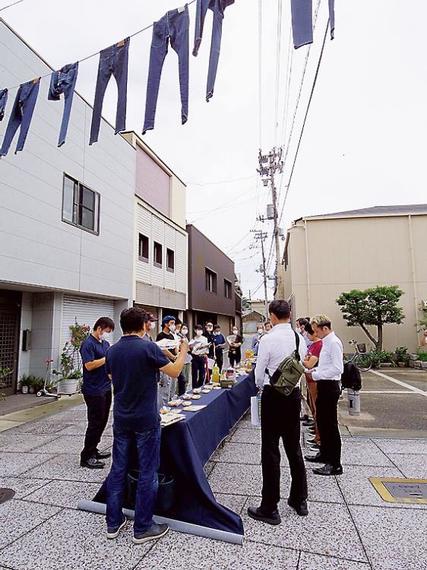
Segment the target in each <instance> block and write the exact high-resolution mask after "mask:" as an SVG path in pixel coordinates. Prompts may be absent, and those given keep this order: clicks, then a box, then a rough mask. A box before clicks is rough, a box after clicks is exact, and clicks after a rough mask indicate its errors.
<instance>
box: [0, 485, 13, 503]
mask: <svg viewBox="0 0 427 570" xmlns="http://www.w3.org/2000/svg"><path fill="white" fill-rule="evenodd" d="M14 496H15V491H14V490H13V489H4V488H1V487H0V505H1V504H2V503H5V502H6V501H10V499H13V497H14Z"/></svg>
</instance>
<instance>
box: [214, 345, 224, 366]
mask: <svg viewBox="0 0 427 570" xmlns="http://www.w3.org/2000/svg"><path fill="white" fill-rule="evenodd" d="M215 358H216V364H217V366H218V368H219V371H220V372H221V370H222V367H223V366H224V351H223V349H222V348H217V349H216V351H215Z"/></svg>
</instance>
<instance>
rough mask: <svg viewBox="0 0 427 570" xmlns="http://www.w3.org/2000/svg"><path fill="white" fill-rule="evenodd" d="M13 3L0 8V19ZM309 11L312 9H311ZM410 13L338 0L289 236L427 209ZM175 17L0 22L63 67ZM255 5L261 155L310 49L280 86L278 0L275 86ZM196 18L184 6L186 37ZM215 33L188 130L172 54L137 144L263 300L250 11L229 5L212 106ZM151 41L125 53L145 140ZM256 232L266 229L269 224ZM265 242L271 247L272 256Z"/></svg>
mask: <svg viewBox="0 0 427 570" xmlns="http://www.w3.org/2000/svg"><path fill="white" fill-rule="evenodd" d="M9 1H10V0H9ZM9 1H8V0H3V1H1V2H0V7H1V6H4V5H6V4H8V3H9ZM317 2H318V0H313V4H314V9H316V6H317ZM408 4H409V3H408V0H375V1H373V0H357V1H356V0H353V1H351V0H336V39H335V40H334V41H333V42H330V41H329V39H328V41H327V44H326V49H325V53H324V57H323V62H322V66H321V70H320V76H319V81H318V84H317V88H316V91H315V94H314V99H313V104H312V107H311V111H310V114H309V117H308V122H307V127H306V131H305V135H304V138H303V143H302V146H301V151H300V154H299V158H298V162H297V166H296V170H295V175H294V178H293V181H292V184H291V186H290V188H289V195H288V201H287V204H286V207H285V209H284V214H283V219H282V226H283V228H284V231H285V232H286V228H287V227H289V225H290V223H291V222H292V220H293V219H296V218H299V217H301V216H305V215H309V214H320V213H327V212H334V211H340V210H346V209H353V208H363V207H368V206H375V205H383V204H404V203H422V202H427V193H426V188H425V187H426V173H425V171H426V168H425V164H426V158H425V156H426V153H427V145H426V142H425V139H426V133H427V73H426V71H427V70H426V67H427V63H426V61H427V58H426V54H425V42H424V38H425V33H426V32H425V22H426V21H427V3H426V2H425V0H411V2H410V8H409V6H408ZM177 5H179V4H177V3H176V2H175V1H174V0H144V1H142V0H122V1H121V2H120V3H118V2H116V1H112V0H103V2H100V1H99V0H97V1H95V0H73V2H63V1H61V0H59V1H58V0H24V2H23V3H22V4H20V5H18V6H16V7H14V8H11V9H9V10H5V11H3V12H1V14H0V15H1V16H2V17H3V18H4V19H5V20H6V21H7V22H8V23H9V24H10V25H11V26H12V27H13V28H14V29H15V30H16V31H17V32H18V33H19V34H21V36H22V37H23V38H24V39H25V40H26V41H27V42H28V43H29V44H30V45H31V46H32V47H33V48H34V49H36V50H37V51H38V52H39V54H40V55H42V56H43V57H44V58H45V59H46V60H47V61H48V62H49V63H50V64H51V65H53V66H54V67H56V68H59V67H61V66H62V65H64V64H65V63H70V62H73V61H75V60H77V59H81V58H82V57H84V56H86V55H88V54H90V53H92V52H95V51H98V50H100V49H102V48H104V47H107V46H108V45H111V44H112V43H114V42H115V41H117V40H119V39H121V38H123V37H125V36H127V35H129V34H131V33H133V32H134V31H136V30H138V29H140V28H142V27H144V26H145V25H147V24H150V23H151V22H152V21H154V20H156V19H159V18H160V17H161V16H162V15H163V14H164V13H165V12H166V11H167V10H169V9H172V8H175V7H177ZM262 6H263V34H262V38H263V42H262V54H263V55H262V98H261V102H262V115H261V119H262V120H261V123H262V130H261V144H262V146H263V149H264V150H266V151H267V150H268V149H269V148H270V147H271V146H273V145H274V144H280V145H285V142H286V143H287V140H288V134H289V129H290V124H291V122H292V117H293V114H294V110H295V104H296V99H297V93H298V90H299V87H300V82H301V77H302V71H303V67H304V61H305V58H306V55H307V49H308V48H301V49H299V50H297V51H294V50H292V51H293V53H292V74H291V76H290V87H289V88H288V75H287V69H288V61H289V49H288V48H289V29H290V1H289V0H283V2H282V7H283V12H282V14H283V17H282V40H281V50H280V60H279V61H280V74H279V82H278V83H277V82H276V76H277V54H278V51H279V50H278V46H279V44H278V41H277V22H278V0H263V2H262ZM194 8H195V6H194V5H192V6H190V8H189V10H190V16H191V24H192V27H191V38H192V37H193V29H194ZM326 8H327V0H322V1H321V6H320V12H319V18H318V22H317V27H316V33H315V43H314V45H313V47H312V50H311V54H310V59H309V64H308V68H307V75H306V82H305V86H304V89H303V94H302V98H301V104H300V108H299V112H298V115H297V120H296V123H295V131H294V137H293V139H292V141H291V144H290V147H289V157H288V163H287V165H286V168H285V175H284V177H283V180H282V182H283V184H282V187H281V189H280V198H281V203H282V202H283V198H284V195H285V190H286V184H287V173H289V170H290V166H291V163H292V160H293V157H294V152H295V146H296V142H297V139H298V136H299V133H300V127H301V121H302V117H303V114H304V112H305V108H306V103H307V100H308V95H309V90H310V88H311V84H312V79H313V76H314V71H315V67H316V64H317V60H318V56H319V52H320V48H321V43H322V38H323V34H324V30H325V26H326V22H327V9H326ZM210 33H211V16H210V14H209V16H208V20H207V25H206V29H205V35H204V39H203V43H202V48H201V51H200V55H199V57H198V58H194V57H192V56H191V70H190V73H191V75H190V81H191V83H190V117H189V121H188V123H187V125H185V126H181V125H180V100H179V86H178V66H177V58H176V54H175V53H174V52H173V51H172V50H171V51H170V53H169V55H168V57H167V60H166V64H165V67H164V72H163V78H162V84H161V90H160V97H159V104H158V112H157V118H156V129H155V130H154V131H153V132H150V133H148V134H147V135H146V136H145V140H146V142H147V143H148V144H149V145H150V146H151V147H152V148H153V149H154V150H155V151H156V152H157V153H158V154H159V155H160V156H161V157H162V158H163V159H164V160H165V161H166V162H167V163H168V164H169V165H170V167H171V168H172V169H173V170H174V171H175V172H176V173H177V174H178V175H179V176H180V177H181V178H182V179H183V180H184V181H185V182H186V183H187V184H188V194H187V213H188V215H187V217H188V221H189V222H193V223H194V224H195V225H196V226H197V227H198V228H200V229H201V230H202V231H203V232H204V233H205V234H206V235H207V236H208V237H209V238H211V239H212V240H213V241H214V242H215V243H216V244H218V246H220V247H221V248H222V249H224V250H225V251H226V252H228V253H229V255H230V256H231V257H232V258H233V259H234V260H235V262H236V271H237V273H238V274H240V276H241V280H242V286H243V290H244V292H245V293H248V291H249V290H250V291H251V292H252V296H253V297H257V298H259V297H260V296H261V295H262V288H261V287H260V283H261V276H260V274H259V273H256V271H255V270H256V268H257V267H259V264H260V256H259V253H258V251H257V250H256V249H251V248H250V245H251V242H252V237H251V234H250V230H251V229H253V228H255V227H257V228H260V227H261V225H260V224H259V223H258V224H256V223H255V220H256V217H257V215H258V214H259V213H265V207H266V204H267V203H269V202H270V201H271V200H270V198H269V196H268V193H267V191H266V190H265V189H263V188H260V187H259V185H257V176H256V171H255V169H256V167H257V154H258V147H259V144H260V133H259V96H258V93H259V88H258V85H259V81H258V79H259V75H258V0H236V3H235V4H234V5H233V6H231V7H230V8H228V9H227V11H226V18H225V22H224V32H223V44H222V53H221V60H220V68H219V75H218V80H217V84H216V90H215V95H214V98H213V99H212V100H211V102H210V103H206V102H205V100H204V93H205V84H206V76H207V66H208V54H209V48H210ZM150 43H151V31H149V32H148V33H147V32H146V33H145V34H142V35H139V36H137V37H135V38H134V39H133V40H132V43H131V52H130V55H131V60H130V70H129V87H128V118H127V127H128V129H133V130H135V131H137V132H139V133H140V132H141V129H142V124H143V116H144V105H145V85H146V78H147V71H148V60H149V48H150ZM97 65H98V59H97V58H94V59H92V60H90V61H88V62H86V63H84V64H82V65H81V67H80V74H79V81H78V85H77V90H78V91H79V92H80V93H81V94H82V95H83V96H84V97H86V98H87V99H88V100H89V101H90V102H91V101H93V96H94V90H95V81H96V71H97ZM22 79H23V80H27V79H30V78H22ZM277 85H278V86H279V91H277V89H276V86H277ZM115 89H116V88H115V85H113V82H111V84H110V88H109V91H108V94H107V99H106V104H105V106H104V115H105V116H106V118H108V119H109V120H110V121H112V120H114V116H115V101H116V93H115ZM276 94H277V95H276ZM276 98H277V101H278V113H277V115H276ZM276 116H277V118H278V120H277V121H276ZM276 123H277V126H276ZM262 227H263V228H264V229H265V230H270V229H271V226H270V225H269V224H268V223H266V224H264V226H262ZM269 244H270V239H269V240H268V242H267V249H269ZM319 247H320V244H319ZM271 268H273V265H271ZM271 273H272V270H271Z"/></svg>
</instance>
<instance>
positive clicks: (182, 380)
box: [173, 319, 187, 397]
mask: <svg viewBox="0 0 427 570" xmlns="http://www.w3.org/2000/svg"><path fill="white" fill-rule="evenodd" d="M181 329H182V322H181V321H180V320H179V319H177V320H176V322H175V332H174V333H173V334H174V337H175V340H177V341H180V340H181V339H182V338H183V336H182V334H181ZM177 383H178V392H177V395H178V397H179V396H182V395H183V394H185V387H186V384H187V382H186V380H185V373H184V369H183V370H182V371H181V374H180V375H179V376H178V380H177Z"/></svg>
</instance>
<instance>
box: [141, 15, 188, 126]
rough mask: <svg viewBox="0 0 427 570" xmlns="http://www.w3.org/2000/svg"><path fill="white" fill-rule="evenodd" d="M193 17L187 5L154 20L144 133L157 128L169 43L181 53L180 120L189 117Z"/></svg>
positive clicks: (184, 120) (179, 62) (183, 122)
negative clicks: (157, 110) (190, 31)
mask: <svg viewBox="0 0 427 570" xmlns="http://www.w3.org/2000/svg"><path fill="white" fill-rule="evenodd" d="M189 28H190V18H189V15H188V6H187V5H186V6H185V8H184V9H182V8H178V9H176V10H170V11H169V12H167V13H166V14H165V15H164V16H163V18H161V20H159V21H158V22H154V26H153V39H152V42H151V53H150V67H149V71H148V82H147V100H146V104H145V121H144V129H143V134H145V133H146V132H147V131H150V130H152V129H154V120H155V117H156V108H157V100H158V97H159V86H160V78H161V75H162V69H163V64H164V61H165V58H166V55H167V53H168V45H169V41H170V45H171V47H172V49H173V50H174V51H175V52H176V53H177V55H178V65H179V84H180V91H181V122H182V124H183V125H184V124H185V123H186V122H187V119H188V89H189V59H190V35H189Z"/></svg>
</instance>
